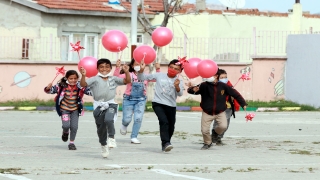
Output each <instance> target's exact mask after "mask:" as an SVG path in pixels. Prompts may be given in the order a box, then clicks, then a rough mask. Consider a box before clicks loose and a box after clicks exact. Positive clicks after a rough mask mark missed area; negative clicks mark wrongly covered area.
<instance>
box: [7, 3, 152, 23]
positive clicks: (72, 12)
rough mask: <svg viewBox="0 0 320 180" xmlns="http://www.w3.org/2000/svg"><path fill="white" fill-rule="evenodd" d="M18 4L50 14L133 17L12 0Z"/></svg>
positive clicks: (150, 17)
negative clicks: (54, 7)
mask: <svg viewBox="0 0 320 180" xmlns="http://www.w3.org/2000/svg"><path fill="white" fill-rule="evenodd" d="M11 1H12V2H15V3H17V4H20V5H23V6H26V7H29V8H32V9H35V10H38V11H41V12H44V13H48V14H68V15H89V16H109V17H131V13H128V12H123V13H117V12H104V11H83V10H69V9H51V8H47V7H45V6H42V5H39V4H37V3H33V2H31V1H27V0H11ZM146 17H147V18H149V19H153V18H154V17H155V15H152V14H150V15H148V14H147V15H146Z"/></svg>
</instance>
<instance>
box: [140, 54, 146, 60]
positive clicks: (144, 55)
mask: <svg viewBox="0 0 320 180" xmlns="http://www.w3.org/2000/svg"><path fill="white" fill-rule="evenodd" d="M146 55H147V53H143V58H142V60H141V61H143V62H144V58H145V57H146Z"/></svg>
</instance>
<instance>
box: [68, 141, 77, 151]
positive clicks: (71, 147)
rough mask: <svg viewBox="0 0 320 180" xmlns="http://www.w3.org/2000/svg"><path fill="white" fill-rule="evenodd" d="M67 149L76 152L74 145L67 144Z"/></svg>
mask: <svg viewBox="0 0 320 180" xmlns="http://www.w3.org/2000/svg"><path fill="white" fill-rule="evenodd" d="M68 147H69V150H77V148H76V145H74V144H71V143H70V144H69V145H68Z"/></svg>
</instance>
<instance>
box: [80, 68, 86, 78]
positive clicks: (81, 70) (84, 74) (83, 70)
mask: <svg viewBox="0 0 320 180" xmlns="http://www.w3.org/2000/svg"><path fill="white" fill-rule="evenodd" d="M80 72H81V74H82V76H86V74H87V71H86V70H85V69H84V68H83V67H81V68H80Z"/></svg>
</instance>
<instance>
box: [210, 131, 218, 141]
mask: <svg viewBox="0 0 320 180" xmlns="http://www.w3.org/2000/svg"><path fill="white" fill-rule="evenodd" d="M218 136H219V134H217V133H216V131H214V129H212V133H211V140H212V143H217V141H218Z"/></svg>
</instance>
